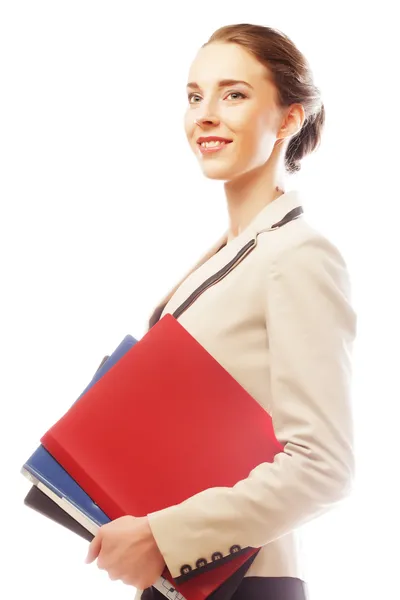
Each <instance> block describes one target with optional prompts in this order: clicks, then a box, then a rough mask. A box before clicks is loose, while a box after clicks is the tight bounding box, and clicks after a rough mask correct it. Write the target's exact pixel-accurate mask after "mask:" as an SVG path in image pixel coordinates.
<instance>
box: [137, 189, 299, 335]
mask: <svg viewBox="0 0 400 600" xmlns="http://www.w3.org/2000/svg"><path fill="white" fill-rule="evenodd" d="M302 205H303V202H302V196H301V193H300V192H299V191H298V190H291V191H289V192H285V193H284V194H282V195H281V196H279V198H276V200H273V201H272V202H270V203H269V204H267V206H265V208H263V209H262V210H261V211H260V212H259V213H258V214H257V215H256V217H255V218H254V219H253V220H252V221H251V223H250V224H249V225H248V226H247V227H246V228H245V229H244V230H243V231H242V232H241V233H240V234H239V235H238V236H236V237H235V238H233V239H229V230H227V231H226V232H225V233H224V234H223V235H222V236H221V237H220V238H219V239H218V240H217V241H216V242H215V243H214V244H213V245H212V246H211V248H210V249H209V250H208V251H207V252H206V253H205V254H203V255H202V256H201V258H200V260H198V261H197V263H196V264H195V265H194V266H193V267H192V268H191V269H190V271H189V272H188V273H186V274H185V276H184V277H183V278H182V279H181V280H180V281H179V282H178V283H177V284H176V285H175V287H174V288H173V289H172V290H171V291H170V292H169V293H168V294H167V295H166V296H165V297H164V298H163V300H162V301H161V302H160V303H159V305H158V306H157V308H156V309H155V311H154V313H153V315H152V317H151V318H150V321H149V326H150V327H151V326H152V324H154V322H156V321H157V320H158V319H159V317H160V315H161V313H162V310H163V308H164V307H165V305H166V304H167V303H168V302H169V300H170V299H171V297H172V296H173V295H174V293H175V292H176V291H177V289H178V288H179V287H180V285H181V284H182V283H183V281H185V279H186V278H187V277H188V276H189V275H191V273H193V272H194V271H195V270H196V269H198V268H199V267H201V265H203V264H204V263H205V262H207V261H208V260H209V259H210V258H211V257H212V256H214V255H215V254H216V253H217V252H218V251H219V250H220V249H221V248H223V247H224V246H225V248H224V252H223V255H225V254H226V252H228V254H229V255H230V254H231V252H234V253H236V251H238V250H240V248H242V246H244V245H245V244H246V243H247V242H248V241H250V240H251V239H253V238H255V237H256V236H257V234H258V233H260V232H261V231H263V230H264V229H269V228H270V227H271V226H272V225H274V224H275V223H277V222H278V221H280V220H281V219H283V217H284V216H285V215H286V214H287V213H288V212H290V211H291V210H292V209H293V208H296V207H297V206H302ZM221 258H222V256H221Z"/></svg>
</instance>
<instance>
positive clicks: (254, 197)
mask: <svg viewBox="0 0 400 600" xmlns="http://www.w3.org/2000/svg"><path fill="white" fill-rule="evenodd" d="M271 158H272V157H271ZM281 173H283V170H282V169H279V168H278V164H276V165H275V166H274V167H272V166H271V162H270V161H268V162H267V163H266V164H265V165H262V166H261V167H259V168H257V169H254V170H252V171H249V172H247V173H245V174H244V175H241V176H239V177H237V178H235V179H233V180H231V181H227V182H225V184H224V189H225V195H226V201H227V207H228V215H229V222H230V227H229V235H228V240H231V239H233V238H235V237H237V236H238V235H240V233H241V232H242V231H243V230H244V229H246V227H247V226H248V225H250V223H251V222H252V221H253V219H254V218H255V217H256V216H257V215H258V213H259V212H260V211H261V210H263V208H265V207H266V206H267V204H269V203H270V202H273V201H274V200H276V199H277V198H279V196H282V194H284V193H285V182H284V179H283V176H282V175H281Z"/></svg>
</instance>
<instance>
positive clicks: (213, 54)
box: [185, 25, 325, 179]
mask: <svg viewBox="0 0 400 600" xmlns="http://www.w3.org/2000/svg"><path fill="white" fill-rule="evenodd" d="M227 73H229V74H232V75H235V77H234V78H233V77H231V78H229V79H228V78H227V77H226V74H227ZM189 80H190V81H189V83H188V84H187V91H188V99H189V107H188V110H187V112H186V115H185V129H186V134H187V136H188V139H189V141H190V142H191V145H192V148H193V149H194V150H195V151H197V152H196V153H197V155H198V156H200V158H201V157H202V156H207V157H208V156H209V155H210V152H205V151H204V150H203V151H202V147H201V146H200V148H199V147H198V146H197V147H196V144H200V143H201V142H202V141H204V142H206V140H207V139H209V140H215V139H218V136H220V139H229V140H230V141H233V142H234V143H233V144H231V146H230V147H229V148H227V147H226V146H225V145H224V144H222V146H221V147H219V148H218V149H225V152H221V153H218V159H220V160H218V162H215V161H211V162H210V161H201V166H202V168H203V172H204V174H205V175H206V176H207V177H210V178H212V179H229V178H230V175H231V174H233V173H234V174H235V175H238V174H241V173H245V172H247V171H248V170H249V169H252V168H254V167H257V166H260V165H261V164H264V163H265V161H266V160H267V159H268V158H269V157H270V155H271V152H272V150H273V149H274V147H275V143H276V142H278V143H277V144H276V146H277V150H278V149H280V148H279V147H280V145H281V144H284V145H285V152H284V160H285V167H286V171H287V172H288V173H295V172H297V171H299V170H300V168H301V166H300V162H301V159H302V158H304V157H305V156H306V155H307V154H310V153H311V152H312V151H314V150H315V149H316V148H317V147H318V145H319V143H320V136H321V134H322V129H323V125H324V121H325V111H324V105H323V103H322V101H321V96H320V92H319V90H318V88H317V87H316V86H315V84H314V83H313V80H312V73H311V70H310V68H309V65H308V63H307V60H306V59H305V57H304V56H303V55H302V54H301V53H300V51H299V50H298V49H297V48H296V47H295V46H294V44H293V43H292V41H291V40H290V39H289V38H288V37H287V36H285V35H284V34H283V33H281V32H279V31H277V30H275V29H272V28H268V27H261V26H256V25H232V26H226V27H222V28H220V29H218V30H217V31H216V32H214V34H213V35H212V36H211V37H210V39H209V40H208V42H207V43H206V44H204V45H203V46H202V48H201V49H200V51H199V52H198V55H197V57H196V59H195V60H194V62H193V63H192V65H191V69H190V74H189ZM284 117H288V118H289V119H291V120H296V125H297V131H296V132H293V130H291V131H290V132H291V133H292V135H291V136H290V138H289V137H287V130H285V129H282V120H283V118H284ZM200 128H201V129H204V130H206V131H207V132H208V133H209V135H204V136H200V138H196V135H197V136H198V132H199V129H200ZM293 133H295V135H293ZM206 147H207V144H206V143H205V144H203V149H206ZM212 154H214V153H212Z"/></svg>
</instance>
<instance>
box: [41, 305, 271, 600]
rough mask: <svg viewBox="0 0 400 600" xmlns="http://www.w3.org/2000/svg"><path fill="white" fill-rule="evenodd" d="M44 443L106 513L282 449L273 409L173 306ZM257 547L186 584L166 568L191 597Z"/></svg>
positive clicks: (157, 501) (143, 506)
mask: <svg viewBox="0 0 400 600" xmlns="http://www.w3.org/2000/svg"><path fill="white" fill-rule="evenodd" d="M41 443H42V444H43V446H44V447H45V448H46V449H47V450H48V451H49V452H50V453H51V454H52V455H53V456H54V458H55V459H56V460H57V461H58V462H59V463H60V464H61V465H62V466H63V467H64V469H66V470H67V471H68V473H69V474H70V475H71V476H72V477H73V478H74V479H75V480H76V481H77V483H78V484H79V485H80V486H81V487H82V488H83V489H84V490H85V491H86V492H87V494H89V496H91V498H92V499H93V500H94V502H96V504H98V505H99V506H100V508H101V509H102V510H103V511H104V512H105V513H106V514H107V515H108V516H109V517H110V519H116V518H118V517H121V516H123V515H127V514H129V515H134V516H135V517H141V516H144V515H146V514H148V513H150V512H153V511H157V510H160V509H163V508H165V507H167V506H171V505H174V504H179V503H180V502H182V501H184V500H186V499H187V498H189V497H190V496H192V495H194V494H196V493H198V492H201V491H202V490H204V489H207V488H211V487H219V486H229V487H232V486H233V485H234V484H236V483H237V482H238V481H240V480H242V479H245V478H246V477H248V475H249V473H250V471H251V470H252V469H253V468H255V467H256V466H257V465H259V464H260V463H262V462H272V461H273V459H274V456H275V455H276V454H277V453H278V452H281V451H282V450H283V446H282V445H281V444H280V443H279V442H278V440H277V439H276V437H275V435H274V431H273V426H272V421H271V418H270V416H269V415H268V413H267V412H266V411H265V410H264V409H263V408H262V407H261V406H260V405H259V404H258V402H256V401H255V400H254V399H253V398H252V397H251V396H250V395H249V394H248V392H246V391H245V390H244V388H243V387H242V386H241V385H239V383H238V382H237V381H235V379H234V378H233V377H232V376H231V375H230V374H229V373H228V372H227V371H226V370H225V369H224V368H223V367H222V366H221V365H220V364H219V363H218V362H217V361H216V360H215V359H214V358H213V357H212V356H211V355H210V354H209V353H208V352H207V351H206V350H205V349H204V348H203V347H202V346H201V344H199V343H198V342H197V341H196V340H195V339H194V338H193V337H192V336H191V335H190V334H189V333H188V332H187V331H186V329H184V327H183V326H182V325H181V324H180V323H179V322H178V321H177V320H176V319H175V318H174V317H173V316H172V315H169V314H168V315H166V316H165V317H163V318H162V319H161V320H160V321H159V322H158V323H157V324H156V325H155V326H154V327H152V328H151V329H150V331H149V332H148V333H146V335H145V336H144V337H143V338H142V339H141V340H140V341H139V342H138V343H137V344H135V345H134V346H133V347H132V348H131V349H130V350H128V352H127V353H126V354H125V355H124V356H123V357H122V358H121V359H120V360H119V361H118V362H117V363H116V364H115V365H114V366H113V367H112V368H111V369H110V370H109V371H108V372H107V373H105V374H104V375H103V376H102V377H101V379H99V381H98V382H96V383H95V384H94V385H93V386H92V387H91V388H90V389H89V390H88V391H87V392H86V393H85V394H84V395H83V396H82V397H81V398H80V399H79V400H78V401H77V402H75V403H74V404H73V405H72V407H71V408H70V409H69V410H68V412H67V413H66V414H65V415H64V416H63V417H62V418H61V419H60V420H59V421H57V422H56V423H55V425H53V427H51V429H50V430H49V431H48V432H47V433H46V434H45V435H44V436H43V437H42V439H41ZM257 551H258V549H254V548H248V549H246V550H245V551H243V552H241V553H239V555H235V556H234V557H232V558H231V560H229V561H228V562H223V563H221V564H218V565H217V566H216V568H214V569H211V570H207V571H204V572H202V571H201V569H199V572H198V574H196V575H193V576H192V578H191V579H189V580H187V581H185V582H183V583H176V581H175V580H174V579H173V578H172V576H171V574H170V573H169V571H168V570H167V569H166V570H165V572H164V574H163V575H164V577H165V578H166V579H167V580H168V581H170V582H172V585H173V586H174V587H175V588H176V589H177V590H178V591H179V592H180V593H181V594H183V596H184V597H185V598H187V599H188V600H203V599H204V598H206V597H207V596H208V595H210V594H211V593H212V592H213V591H214V590H216V589H218V588H219V586H220V585H221V584H222V583H223V582H224V581H226V580H227V579H228V578H229V577H230V576H231V575H232V574H233V573H235V572H236V571H237V570H238V569H239V568H240V567H241V566H242V565H243V564H244V563H245V562H246V561H248V560H249V558H250V557H251V556H252V555H254V554H255V553H256V552H257Z"/></svg>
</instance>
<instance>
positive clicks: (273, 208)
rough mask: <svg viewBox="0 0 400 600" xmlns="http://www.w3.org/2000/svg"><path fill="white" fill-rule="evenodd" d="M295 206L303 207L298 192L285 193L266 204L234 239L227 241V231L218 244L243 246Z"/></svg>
mask: <svg viewBox="0 0 400 600" xmlns="http://www.w3.org/2000/svg"><path fill="white" fill-rule="evenodd" d="M297 206H303V198H302V195H301V193H300V191H299V190H291V191H289V192H285V193H284V194H282V195H281V196H279V198H277V199H276V200H273V201H272V202H270V203H269V204H267V205H266V206H265V207H264V208H263V209H262V210H261V211H260V212H259V213H258V214H257V215H256V216H255V217H254V219H253V220H252V221H251V223H250V224H249V225H248V226H247V227H246V228H245V229H244V230H243V231H242V232H241V233H240V234H239V235H238V236H236V237H235V238H232V239H229V231H227V232H225V234H224V235H223V236H222V237H221V239H220V242H221V243H222V242H223V241H225V242H226V243H227V244H232V243H233V242H235V245H236V244H239V245H240V246H241V245H244V244H245V243H246V242H248V241H249V240H250V239H252V238H254V237H256V235H257V234H258V233H260V232H261V231H263V230H264V229H269V228H270V227H272V225H274V224H275V223H277V222H278V221H280V220H281V219H283V218H284V217H285V215H287V213H288V212H290V211H291V210H292V209H293V208H296V207H297Z"/></svg>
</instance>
